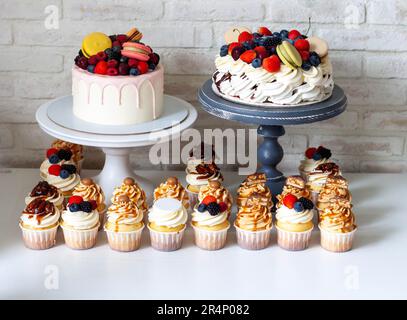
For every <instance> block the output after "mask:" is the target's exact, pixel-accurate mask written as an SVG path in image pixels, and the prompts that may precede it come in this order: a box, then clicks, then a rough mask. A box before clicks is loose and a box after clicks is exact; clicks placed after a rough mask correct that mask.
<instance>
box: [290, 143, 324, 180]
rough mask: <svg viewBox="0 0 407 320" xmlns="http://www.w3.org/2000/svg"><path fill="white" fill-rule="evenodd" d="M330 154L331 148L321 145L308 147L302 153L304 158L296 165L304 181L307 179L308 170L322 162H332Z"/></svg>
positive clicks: (313, 168)
mask: <svg viewBox="0 0 407 320" xmlns="http://www.w3.org/2000/svg"><path fill="white" fill-rule="evenodd" d="M331 156H332V153H331V150H329V149H327V148H324V147H323V146H319V147H318V148H314V147H310V148H308V149H307V150H306V151H305V153H304V159H303V160H301V163H300V166H299V167H298V170H299V172H300V175H301V177H302V178H303V179H304V180H305V181H308V176H309V174H310V172H312V171H314V170H315V168H316V167H318V166H319V165H320V164H323V163H328V162H332V161H331Z"/></svg>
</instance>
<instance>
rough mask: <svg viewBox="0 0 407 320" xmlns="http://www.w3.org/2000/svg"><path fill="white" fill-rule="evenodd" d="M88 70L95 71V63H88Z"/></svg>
mask: <svg viewBox="0 0 407 320" xmlns="http://www.w3.org/2000/svg"><path fill="white" fill-rule="evenodd" d="M87 70H88V72H90V73H95V66H94V65H91V64H90V65H88V69H87Z"/></svg>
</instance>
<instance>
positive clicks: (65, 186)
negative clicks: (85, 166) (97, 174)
mask: <svg viewBox="0 0 407 320" xmlns="http://www.w3.org/2000/svg"><path fill="white" fill-rule="evenodd" d="M45 181H47V182H48V183H49V184H51V185H53V186H55V187H57V188H58V189H59V190H60V191H61V192H62V195H63V196H64V197H65V199H68V198H69V197H70V196H72V191H73V190H74V189H75V187H76V186H77V185H78V184H79V183H80V181H81V178H80V176H79V174H78V173H77V172H76V166H75V165H73V164H63V165H59V164H53V165H51V166H50V167H49V168H48V173H47V175H46V177H45Z"/></svg>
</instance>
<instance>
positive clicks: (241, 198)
mask: <svg viewBox="0 0 407 320" xmlns="http://www.w3.org/2000/svg"><path fill="white" fill-rule="evenodd" d="M266 181H267V180H266V174H264V173H254V174H251V175H249V176H247V178H246V179H245V181H243V182H242V183H241V184H240V187H239V189H238V190H237V205H238V206H239V207H240V206H244V205H246V203H247V201H248V199H249V198H250V197H251V196H252V195H256V196H257V197H262V198H263V201H264V202H267V207H268V208H269V209H271V207H272V206H273V201H272V195H271V192H270V189H269V188H268V187H267V185H266Z"/></svg>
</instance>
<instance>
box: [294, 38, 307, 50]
mask: <svg viewBox="0 0 407 320" xmlns="http://www.w3.org/2000/svg"><path fill="white" fill-rule="evenodd" d="M294 47H296V48H297V50H298V51H300V50H302V51H309V42H308V40H307V39H298V40H297V41H295V42H294Z"/></svg>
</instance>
